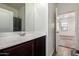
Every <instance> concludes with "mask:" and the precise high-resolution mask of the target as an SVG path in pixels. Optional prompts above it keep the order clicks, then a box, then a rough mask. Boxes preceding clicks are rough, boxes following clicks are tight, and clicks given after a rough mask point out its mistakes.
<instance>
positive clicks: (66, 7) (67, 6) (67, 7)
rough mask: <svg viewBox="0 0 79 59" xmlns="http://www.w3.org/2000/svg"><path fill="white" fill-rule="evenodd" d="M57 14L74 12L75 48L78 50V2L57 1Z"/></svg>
mask: <svg viewBox="0 0 79 59" xmlns="http://www.w3.org/2000/svg"><path fill="white" fill-rule="evenodd" d="M57 10H58V11H57V12H58V13H57V14H58V15H59V14H64V13H68V12H76V19H75V21H76V27H75V29H76V38H77V39H76V42H77V44H76V49H78V50H79V4H78V3H59V4H57Z"/></svg>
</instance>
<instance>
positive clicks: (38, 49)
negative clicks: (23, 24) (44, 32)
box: [34, 36, 46, 56]
mask: <svg viewBox="0 0 79 59" xmlns="http://www.w3.org/2000/svg"><path fill="white" fill-rule="evenodd" d="M45 44H46V41H45V37H44V36H43V37H41V38H38V39H35V40H34V55H35V56H45V54H46V53H45V52H46V49H45V48H46V46H45Z"/></svg>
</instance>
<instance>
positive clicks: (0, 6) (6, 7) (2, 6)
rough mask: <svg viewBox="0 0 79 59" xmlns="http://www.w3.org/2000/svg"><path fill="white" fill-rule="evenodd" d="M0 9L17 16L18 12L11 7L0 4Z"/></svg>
mask: <svg viewBox="0 0 79 59" xmlns="http://www.w3.org/2000/svg"><path fill="white" fill-rule="evenodd" d="M0 8H4V9H7V10H9V11H12V12H13V14H14V16H16V17H17V16H18V10H17V9H14V8H12V7H9V6H7V5H5V4H2V3H0Z"/></svg>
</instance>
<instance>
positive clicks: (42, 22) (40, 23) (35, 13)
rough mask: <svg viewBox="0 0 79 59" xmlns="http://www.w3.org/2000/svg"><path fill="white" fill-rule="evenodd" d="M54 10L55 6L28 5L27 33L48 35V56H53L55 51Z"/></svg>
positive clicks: (42, 4)
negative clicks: (39, 32) (35, 32)
mask: <svg viewBox="0 0 79 59" xmlns="http://www.w3.org/2000/svg"><path fill="white" fill-rule="evenodd" d="M48 9H49V11H48ZM54 9H55V7H54V4H49V5H48V4H44V3H36V4H33V3H27V4H26V17H25V18H26V31H42V32H46V33H47V34H46V35H47V39H46V55H48V56H49V55H52V54H53V51H54V45H53V43H54V41H53V40H54ZM48 12H49V14H48ZM48 15H49V17H48ZM48 26H49V27H48ZM48 30H49V31H48Z"/></svg>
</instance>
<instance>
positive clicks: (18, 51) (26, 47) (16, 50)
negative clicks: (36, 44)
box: [2, 41, 33, 56]
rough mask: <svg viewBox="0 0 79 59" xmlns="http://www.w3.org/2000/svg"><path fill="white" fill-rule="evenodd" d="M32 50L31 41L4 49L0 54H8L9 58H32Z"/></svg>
mask: <svg viewBox="0 0 79 59" xmlns="http://www.w3.org/2000/svg"><path fill="white" fill-rule="evenodd" d="M32 49H33V41H29V42H26V43H23V44H21V45H18V46H15V47H11V48H8V49H5V50H3V51H2V52H3V53H6V54H8V55H9V56H32V55H33V51H32Z"/></svg>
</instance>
